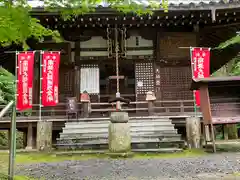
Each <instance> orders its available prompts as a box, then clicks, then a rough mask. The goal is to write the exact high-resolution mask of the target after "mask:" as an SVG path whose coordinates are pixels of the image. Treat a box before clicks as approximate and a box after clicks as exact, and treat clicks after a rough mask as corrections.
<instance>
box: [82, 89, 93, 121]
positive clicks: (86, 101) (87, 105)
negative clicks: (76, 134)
mask: <svg viewBox="0 0 240 180" xmlns="http://www.w3.org/2000/svg"><path fill="white" fill-rule="evenodd" d="M80 100H81V103H82V115H83V117H84V118H88V117H89V115H90V111H91V102H90V96H89V94H88V93H87V91H84V92H83V93H82V94H81V99H80Z"/></svg>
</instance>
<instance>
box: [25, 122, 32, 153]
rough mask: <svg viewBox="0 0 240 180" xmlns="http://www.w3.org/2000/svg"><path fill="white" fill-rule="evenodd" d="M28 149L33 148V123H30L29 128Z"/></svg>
mask: <svg viewBox="0 0 240 180" xmlns="http://www.w3.org/2000/svg"><path fill="white" fill-rule="evenodd" d="M26 149H27V150H32V149H33V123H32V122H29V123H28V129H27V147H26Z"/></svg>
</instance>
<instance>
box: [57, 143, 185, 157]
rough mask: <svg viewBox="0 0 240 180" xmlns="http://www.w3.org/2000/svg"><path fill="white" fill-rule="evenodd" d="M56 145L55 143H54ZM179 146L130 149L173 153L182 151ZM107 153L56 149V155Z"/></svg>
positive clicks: (138, 151)
mask: <svg viewBox="0 0 240 180" xmlns="http://www.w3.org/2000/svg"><path fill="white" fill-rule="evenodd" d="M55 146H56V145H55ZM182 151H183V149H181V148H155V149H132V150H131V152H136V153H173V152H182ZM106 153H109V151H108V150H107V151H106V150H90V151H86V150H85V151H79V150H75V151H57V152H56V153H55V154H56V156H63V155H65V156H66V155H67V156H72V155H88V154H106Z"/></svg>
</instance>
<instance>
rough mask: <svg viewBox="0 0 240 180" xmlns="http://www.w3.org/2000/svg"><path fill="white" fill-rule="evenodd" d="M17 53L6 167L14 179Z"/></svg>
mask: <svg viewBox="0 0 240 180" xmlns="http://www.w3.org/2000/svg"><path fill="white" fill-rule="evenodd" d="M18 54H19V52H18V51H16V52H15V78H14V87H13V88H14V102H13V105H12V116H11V146H10V151H9V163H8V165H9V167H8V179H9V180H13V179H14V166H15V157H16V104H17V73H18Z"/></svg>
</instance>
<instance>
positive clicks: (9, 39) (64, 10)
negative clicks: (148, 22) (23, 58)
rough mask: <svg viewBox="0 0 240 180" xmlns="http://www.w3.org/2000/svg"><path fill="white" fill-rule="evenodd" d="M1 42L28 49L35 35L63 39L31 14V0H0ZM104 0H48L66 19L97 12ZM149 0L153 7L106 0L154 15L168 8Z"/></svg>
mask: <svg viewBox="0 0 240 180" xmlns="http://www.w3.org/2000/svg"><path fill="white" fill-rule="evenodd" d="M0 2H1V4H2V5H1V6H0V45H2V46H8V45H11V44H13V43H14V44H20V45H22V46H23V48H24V49H27V48H28V45H27V43H26V41H27V39H29V38H34V39H36V40H37V41H39V42H41V41H43V39H44V37H45V36H52V37H53V39H54V40H55V41H56V42H59V41H61V37H60V34H59V32H58V31H54V30H51V29H48V28H46V27H44V26H42V25H41V24H40V22H39V20H38V19H36V18H33V17H31V15H30V12H31V10H32V9H31V7H30V6H29V5H28V2H27V0H16V1H14V2H15V3H14V4H13V3H9V1H6V0H0ZM100 2H101V1H100V0H80V1H79V0H64V1H63V0H46V1H44V3H45V10H48V11H57V12H59V13H60V14H62V17H63V18H64V19H68V18H70V17H71V16H78V15H82V14H85V13H88V12H92V11H95V9H96V7H97V5H98V4H99V3H100ZM148 2H149V7H147V8H146V7H144V6H143V5H141V4H140V5H139V4H137V3H134V2H131V1H130V0H127V1H126V0H106V1H105V3H108V4H109V7H110V8H113V9H116V10H117V11H120V12H123V13H130V12H132V13H136V14H137V15H141V14H151V13H153V10H154V9H156V8H159V7H160V6H161V7H163V8H164V9H165V10H166V11H167V5H168V2H167V0H165V1H163V2H164V3H163V4H162V5H160V4H156V3H152V1H151V0H149V1H148Z"/></svg>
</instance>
